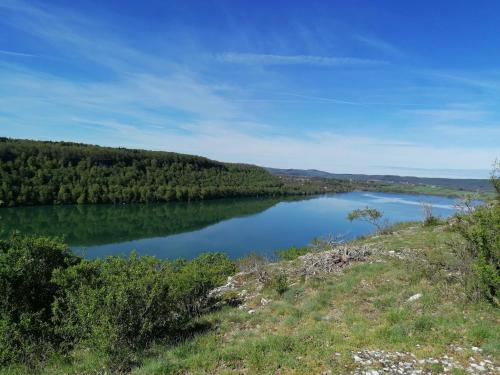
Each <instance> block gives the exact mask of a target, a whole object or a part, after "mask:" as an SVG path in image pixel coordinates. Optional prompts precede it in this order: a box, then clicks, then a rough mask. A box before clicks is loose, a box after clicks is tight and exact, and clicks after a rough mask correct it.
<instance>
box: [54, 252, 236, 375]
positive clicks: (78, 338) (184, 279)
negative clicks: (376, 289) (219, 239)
mask: <svg viewBox="0 0 500 375" xmlns="http://www.w3.org/2000/svg"><path fill="white" fill-rule="evenodd" d="M234 270H235V266H234V264H233V263H232V262H231V261H230V260H229V259H228V258H227V257H226V256H225V255H222V254H205V255H201V256H200V257H198V258H196V259H194V260H192V261H189V262H188V261H177V262H171V261H161V260H158V259H156V258H154V257H148V256H145V257H138V256H137V255H135V254H132V255H130V256H129V257H128V258H123V257H117V256H114V257H107V258H105V259H103V260H94V261H86V262H82V263H80V264H78V265H76V266H74V267H71V268H68V269H65V270H61V271H58V272H56V273H55V274H54V280H55V281H56V282H57V284H58V285H59V286H60V287H61V288H62V289H63V290H64V293H63V294H62V295H61V296H60V297H58V298H57V299H56V301H55V303H54V305H53V311H54V321H55V322H56V326H57V328H58V333H59V334H60V335H61V336H62V337H64V342H65V343H66V344H67V345H68V346H73V345H78V346H83V347H85V348H92V350H95V351H97V352H98V353H100V354H101V355H102V356H103V358H104V360H105V362H106V365H107V366H108V367H111V368H114V369H119V370H128V369H129V368H130V366H131V365H133V363H134V356H135V354H136V353H138V352H139V351H141V350H143V349H145V348H147V347H148V346H149V345H150V344H151V343H153V342H155V341H156V340H161V339H168V338H172V337H174V336H175V335H176V334H177V333H178V332H180V331H182V330H184V329H185V328H186V327H187V326H188V324H189V323H190V321H191V320H192V319H193V318H194V317H196V316H197V315H199V314H200V313H202V312H203V311H205V310H206V309H208V308H210V306H211V305H212V304H211V303H212V302H213V301H211V299H210V298H209V297H208V292H209V291H210V290H211V289H212V288H214V287H216V286H217V285H220V284H221V283H223V282H224V281H225V280H226V278H227V276H228V275H230V274H232V273H233V272H234Z"/></svg>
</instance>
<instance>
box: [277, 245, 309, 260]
mask: <svg viewBox="0 0 500 375" xmlns="http://www.w3.org/2000/svg"><path fill="white" fill-rule="evenodd" d="M311 251H313V249H311V248H309V247H307V246H305V247H295V246H292V247H290V248H288V249H283V250H278V251H276V252H275V254H276V256H277V257H278V258H279V259H280V260H295V259H297V258H298V257H300V256H302V255H305V254H307V253H310V252H311Z"/></svg>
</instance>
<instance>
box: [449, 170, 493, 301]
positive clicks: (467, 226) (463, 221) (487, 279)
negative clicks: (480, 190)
mask: <svg viewBox="0 0 500 375" xmlns="http://www.w3.org/2000/svg"><path fill="white" fill-rule="evenodd" d="M499 172H500V166H499V165H498V164H497V165H496V166H495V169H494V170H493V173H492V176H491V182H492V184H493V186H494V188H495V191H496V199H495V200H493V201H492V202H489V203H488V204H486V205H483V206H479V207H476V208H472V207H471V206H470V205H469V204H466V205H465V208H466V210H465V212H463V213H461V214H459V215H457V223H456V224H455V226H454V228H455V230H456V231H457V232H458V233H459V234H460V235H461V236H462V237H463V238H464V239H465V242H466V244H465V247H463V248H461V247H458V248H456V249H455V253H456V254H457V255H458V258H459V260H460V267H461V273H462V276H463V282H464V286H465V289H466V293H467V295H468V297H470V298H471V299H473V300H479V299H483V298H484V299H487V300H488V301H490V302H493V303H495V304H497V305H499V304H500V303H499V301H498V292H499V290H500V178H499Z"/></svg>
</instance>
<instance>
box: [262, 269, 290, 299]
mask: <svg viewBox="0 0 500 375" xmlns="http://www.w3.org/2000/svg"><path fill="white" fill-rule="evenodd" d="M266 287H267V288H269V289H272V290H274V291H275V292H276V293H278V294H279V295H280V296H281V295H283V293H285V292H286V291H287V290H288V277H287V276H286V273H284V272H283V271H279V272H277V273H275V274H273V275H272V276H271V278H270V279H269V281H268V282H267V283H266Z"/></svg>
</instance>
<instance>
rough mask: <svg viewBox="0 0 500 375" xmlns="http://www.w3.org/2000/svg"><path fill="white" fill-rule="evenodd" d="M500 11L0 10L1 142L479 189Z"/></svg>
mask: <svg viewBox="0 0 500 375" xmlns="http://www.w3.org/2000/svg"><path fill="white" fill-rule="evenodd" d="M499 104H500V1H497V0H491V1H485V0H483V1H481V0H477V1H474V2H473V1H464V0H450V1H448V0H440V1H435V0H433V1H427V0H422V1H399V0H394V1H388V0H378V1H372V0H365V1H361V0H345V1H338V0H337V1H316V0H307V1H293V0H286V1H285V0H275V1H255V0H248V1H244V0H227V1H215V0H200V1H194V0H180V1H176V0H170V1H160V0H158V1H156V0H155V1H146V0H143V1H126V0H107V1H93V0H92V1H90V0H88V1H85V0H80V1H74V0H71V1H68V0H50V1H49V0H45V1H35V0H33V1H21V0H0V136H7V137H14V138H29V139H40V140H65V141H76V142H83V143H91V144H99V145H106V146H121V147H133V148H143V149H153V150H168V151H175V152H182V153H188V154H196V155H202V156H206V157H209V158H212V159H216V160H221V161H227V162H245V163H251V164H257V165H262V166H268V167H276V168H303V169H309V168H311V169H320V170H324V171H329V172H337V173H369V174H380V173H384V174H399V175H415V176H438V177H462V178H465V177H475V178H483V177H488V173H489V170H490V169H491V167H492V164H493V162H494V160H495V159H496V158H500V105H499Z"/></svg>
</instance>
